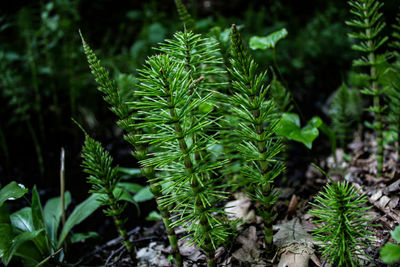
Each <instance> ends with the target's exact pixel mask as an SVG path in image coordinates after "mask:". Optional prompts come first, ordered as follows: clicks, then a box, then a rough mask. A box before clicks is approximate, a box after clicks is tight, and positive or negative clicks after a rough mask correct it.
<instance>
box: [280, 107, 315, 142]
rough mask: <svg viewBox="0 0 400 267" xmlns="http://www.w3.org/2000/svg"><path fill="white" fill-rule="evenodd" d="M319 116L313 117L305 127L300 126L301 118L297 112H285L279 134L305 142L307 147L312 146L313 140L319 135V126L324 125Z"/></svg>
mask: <svg viewBox="0 0 400 267" xmlns="http://www.w3.org/2000/svg"><path fill="white" fill-rule="evenodd" d="M322 124H323V123H322V120H321V119H320V118H319V117H313V118H312V119H311V120H310V121H309V122H308V123H307V125H306V126H305V127H303V128H300V118H299V116H298V115H297V114H295V113H283V114H282V118H281V125H280V128H279V129H278V131H277V134H279V135H281V136H284V137H286V138H288V139H289V140H295V141H298V142H301V143H303V144H304V145H305V146H306V147H307V148H309V149H311V148H312V142H313V141H314V140H315V138H317V137H318V135H319V131H318V127H320V126H321V125H322Z"/></svg>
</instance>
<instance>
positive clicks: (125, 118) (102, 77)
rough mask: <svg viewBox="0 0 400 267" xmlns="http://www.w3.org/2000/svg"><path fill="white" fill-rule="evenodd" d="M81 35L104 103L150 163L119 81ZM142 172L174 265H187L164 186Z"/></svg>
mask: <svg viewBox="0 0 400 267" xmlns="http://www.w3.org/2000/svg"><path fill="white" fill-rule="evenodd" d="M80 35H81V39H82V44H83V48H84V51H85V54H86V56H87V60H88V63H89V66H90V69H91V71H92V74H93V75H94V77H95V79H96V82H97V84H98V90H99V91H100V92H101V93H103V94H104V100H105V101H106V102H107V103H108V104H110V106H111V107H110V110H111V111H112V112H113V113H114V114H116V115H117V116H118V118H119V121H118V122H117V124H118V126H120V127H121V128H122V129H123V130H124V131H125V133H126V134H125V140H126V141H128V142H129V143H130V144H131V145H132V146H133V148H134V151H132V155H133V156H134V157H135V158H136V159H137V160H145V159H147V158H148V152H147V146H148V144H147V143H146V142H140V140H141V133H142V130H141V129H137V128H135V127H134V126H133V124H134V119H133V117H131V115H130V111H129V107H128V106H127V104H126V103H125V102H124V100H123V99H122V96H121V94H120V92H119V89H118V88H117V85H116V83H115V81H114V80H112V79H111V78H110V76H109V73H108V72H107V71H106V70H105V69H104V67H102V66H101V64H100V60H99V59H98V58H97V57H96V55H95V54H94V52H93V51H92V49H91V48H90V47H89V45H88V44H87V43H86V42H85V40H84V39H83V36H82V34H81V33H80ZM141 172H142V174H143V175H144V176H145V177H146V178H147V180H148V182H149V184H150V191H151V192H152V193H153V195H154V197H155V199H156V202H157V208H158V210H159V211H160V214H161V216H162V219H163V223H164V226H165V228H166V232H167V235H168V240H169V243H170V245H171V250H172V255H173V257H174V261H175V263H176V264H177V266H178V267H180V266H182V265H183V262H182V256H181V254H180V252H179V247H178V241H177V237H176V234H175V230H174V228H173V227H172V225H171V223H172V221H171V218H170V211H169V208H168V206H163V205H161V203H160V201H161V199H162V198H163V193H162V187H161V185H158V184H155V183H153V182H152V181H153V180H154V179H155V177H156V176H155V171H154V168H153V167H152V166H143V167H142V168H141Z"/></svg>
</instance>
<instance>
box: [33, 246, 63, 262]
mask: <svg viewBox="0 0 400 267" xmlns="http://www.w3.org/2000/svg"><path fill="white" fill-rule="evenodd" d="M61 250H62V248H60V249H59V250H57V251H56V252H54V253H53V254H51V255H50V256H48V257H47V258H45V259H44V260H42V261H41V262H39V263H38V264H36V265H35V267H39V266H41V265H43V264H45V263H46V262H47V261H49V260H50V259H51V258H53V257H54V256H56V255H57V254H58V253H60V252H61Z"/></svg>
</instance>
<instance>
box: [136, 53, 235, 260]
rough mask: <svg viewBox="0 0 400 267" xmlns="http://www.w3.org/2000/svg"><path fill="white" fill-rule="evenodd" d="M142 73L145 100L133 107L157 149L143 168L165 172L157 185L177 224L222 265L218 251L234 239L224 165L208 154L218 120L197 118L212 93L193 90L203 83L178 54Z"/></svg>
mask: <svg viewBox="0 0 400 267" xmlns="http://www.w3.org/2000/svg"><path fill="white" fill-rule="evenodd" d="M139 73H140V85H139V89H140V90H139V91H137V92H136V95H137V96H140V97H141V98H140V99H138V101H137V102H133V103H132V107H133V108H134V109H135V111H136V109H137V111H136V112H137V118H136V121H137V123H136V124H135V126H137V127H139V128H146V129H152V130H153V131H151V132H149V133H146V134H144V140H145V141H146V142H149V143H151V144H154V145H155V146H156V147H157V150H155V151H154V152H153V153H152V157H149V158H148V159H146V160H142V161H141V164H142V165H143V166H148V167H150V166H151V167H154V168H156V169H157V170H159V171H160V172H163V173H164V175H163V176H162V177H159V178H158V179H157V180H156V181H157V183H158V184H162V185H163V187H164V190H165V198H164V205H165V206H172V205H175V207H174V208H172V210H171V211H172V212H176V215H175V216H174V217H175V218H176V221H175V222H174V223H173V225H174V226H181V227H183V228H184V229H185V230H186V231H187V232H188V233H189V234H188V236H189V237H190V238H191V242H192V243H196V244H197V245H198V246H199V247H201V248H202V249H203V250H204V251H205V254H206V257H207V265H208V266H216V260H215V249H216V247H217V245H218V244H219V243H220V242H224V241H225V240H226V239H227V237H228V235H229V233H228V229H229V228H228V225H227V224H226V223H225V222H224V215H225V214H224V210H223V209H222V208H221V207H219V206H218V203H219V202H220V201H221V200H222V199H224V198H225V197H224V193H223V190H222V187H223V184H221V183H220V179H219V178H218V177H217V172H216V170H217V169H219V168H221V166H222V165H223V164H224V162H220V161H214V162H213V161H211V160H210V157H211V153H209V152H208V151H209V149H210V146H211V145H213V144H214V143H215V140H214V136H213V135H209V134H208V132H207V131H209V130H210V129H211V126H212V125H213V124H215V121H214V120H213V119H210V118H209V114H208V113H205V114H203V115H201V116H195V115H194V114H196V113H197V110H198V108H199V106H200V105H201V104H203V103H206V101H207V100H209V98H210V97H211V93H208V94H204V95H202V94H200V93H199V92H197V91H193V89H194V88H195V84H196V83H200V82H202V80H199V79H198V80H194V81H192V79H191V78H190V71H189V72H188V70H187V69H186V65H185V64H184V63H183V62H181V61H179V60H174V58H173V55H168V54H161V55H156V56H153V57H151V58H149V59H148V60H147V62H146V66H145V67H144V68H143V69H142V70H140V71H139ZM204 152H206V153H204Z"/></svg>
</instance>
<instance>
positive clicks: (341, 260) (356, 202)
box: [310, 168, 373, 266]
mask: <svg viewBox="0 0 400 267" xmlns="http://www.w3.org/2000/svg"><path fill="white" fill-rule="evenodd" d="M318 169H319V168H318ZM319 170H320V171H321V172H323V171H322V170H321V169H319ZM323 173H324V172H323ZM324 174H325V173H324ZM325 175H326V174H325ZM326 177H327V178H328V179H329V180H330V181H331V184H328V185H326V186H325V187H324V191H323V192H321V193H320V194H319V195H318V196H317V197H316V198H315V202H314V203H311V204H312V205H313V206H314V209H313V210H311V211H310V214H311V215H314V216H315V217H316V220H314V223H315V224H316V225H317V226H318V227H317V228H315V230H314V231H313V235H314V236H315V238H314V239H315V240H316V241H320V242H321V243H320V247H321V253H322V255H323V257H324V258H325V259H326V260H327V261H328V262H329V263H330V264H332V265H333V266H362V265H363V263H362V262H363V260H364V259H368V258H369V257H368V256H367V255H366V254H365V249H366V248H367V247H368V246H369V241H371V236H372V234H373V232H371V231H370V230H368V227H369V226H371V225H369V224H368V223H369V221H370V219H369V218H368V217H367V211H368V210H369V208H370V207H367V206H366V205H365V204H366V203H367V197H366V196H365V195H363V194H359V190H356V189H355V188H354V186H353V185H350V184H349V182H347V181H344V182H335V181H333V180H332V178H330V177H329V176H328V175H326Z"/></svg>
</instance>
